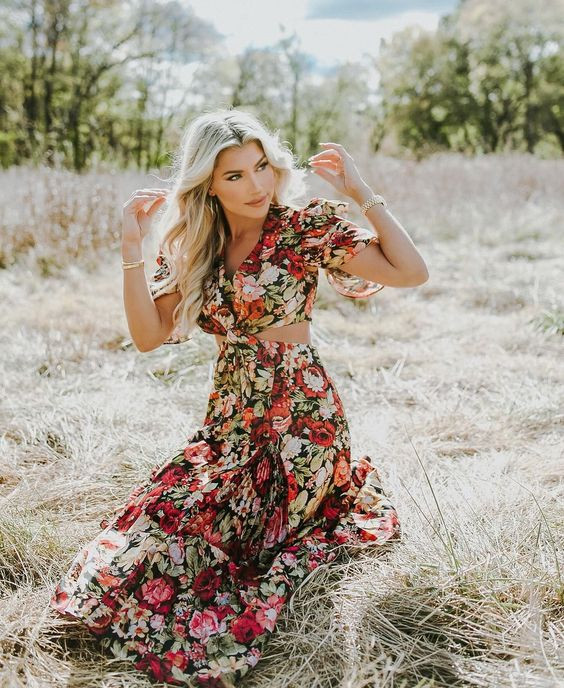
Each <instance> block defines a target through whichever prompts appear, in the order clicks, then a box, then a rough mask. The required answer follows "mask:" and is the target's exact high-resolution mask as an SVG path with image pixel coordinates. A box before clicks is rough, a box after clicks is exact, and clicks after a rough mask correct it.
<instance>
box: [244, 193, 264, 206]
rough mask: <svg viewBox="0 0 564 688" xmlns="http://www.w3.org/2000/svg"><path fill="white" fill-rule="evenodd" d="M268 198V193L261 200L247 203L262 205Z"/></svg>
mask: <svg viewBox="0 0 564 688" xmlns="http://www.w3.org/2000/svg"><path fill="white" fill-rule="evenodd" d="M267 198H268V194H265V195H264V196H263V197H262V198H261V199H260V200H259V201H256V202H255V203H247V205H254V206H258V205H262V204H263V203H264V202H265V201H266V199H267Z"/></svg>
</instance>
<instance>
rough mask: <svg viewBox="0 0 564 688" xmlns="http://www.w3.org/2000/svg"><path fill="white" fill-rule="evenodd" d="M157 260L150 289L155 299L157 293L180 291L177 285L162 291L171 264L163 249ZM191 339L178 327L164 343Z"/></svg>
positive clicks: (150, 281) (176, 342)
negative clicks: (162, 284) (162, 283)
mask: <svg viewBox="0 0 564 688" xmlns="http://www.w3.org/2000/svg"><path fill="white" fill-rule="evenodd" d="M156 262H157V267H156V269H155V271H154V272H153V274H152V275H151V278H150V280H149V291H150V292H151V296H152V297H153V299H154V298H155V297H156V295H157V293H158V295H159V296H161V295H162V294H173V293H174V292H175V291H178V288H177V287H176V285H174V286H172V287H165V289H164V291H160V287H161V284H160V283H161V282H163V281H164V280H166V279H168V278H169V277H170V274H171V272H170V265H169V263H168V261H167V259H166V256H165V255H164V253H163V252H162V249H159V254H158V256H157V258H156ZM190 339H191V337H190V336H189V335H186V334H184V333H182V331H181V329H180V327H176V328H175V329H174V330H173V331H172V332H171V334H170V337H169V338H168V339H167V340H166V341H164V342H163V344H182V343H183V342H187V341H189V340H190Z"/></svg>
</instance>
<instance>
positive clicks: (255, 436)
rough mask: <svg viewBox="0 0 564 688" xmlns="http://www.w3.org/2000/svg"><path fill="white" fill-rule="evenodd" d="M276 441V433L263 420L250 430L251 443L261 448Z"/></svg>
mask: <svg viewBox="0 0 564 688" xmlns="http://www.w3.org/2000/svg"><path fill="white" fill-rule="evenodd" d="M275 441H276V432H275V431H274V430H273V429H272V426H271V425H270V423H268V422H266V421H265V420H263V421H262V422H261V423H257V424H256V425H255V426H254V427H253V428H252V430H251V442H253V443H254V444H257V445H259V446H262V445H264V444H268V442H275Z"/></svg>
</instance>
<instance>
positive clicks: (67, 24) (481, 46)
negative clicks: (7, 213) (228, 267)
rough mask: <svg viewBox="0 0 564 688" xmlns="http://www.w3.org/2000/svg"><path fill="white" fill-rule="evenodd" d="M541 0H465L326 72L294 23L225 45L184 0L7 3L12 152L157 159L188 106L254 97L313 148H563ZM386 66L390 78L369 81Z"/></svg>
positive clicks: (2, 72) (0, 53) (78, 158)
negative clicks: (271, 38)
mask: <svg viewBox="0 0 564 688" xmlns="http://www.w3.org/2000/svg"><path fill="white" fill-rule="evenodd" d="M531 2H532V0H513V1H512V2H511V3H498V4H494V5H492V4H491V3H487V4H486V3H485V2H484V0H464V1H462V2H460V3H459V6H458V7H457V8H456V10H455V11H454V12H453V13H452V14H451V15H449V16H445V17H443V18H442V21H441V23H440V26H439V28H438V30H437V31H436V32H422V31H419V30H417V29H415V28H413V27H410V28H407V29H405V30H403V31H401V32H398V33H396V34H395V35H394V36H393V38H392V39H391V40H390V41H388V42H386V41H382V43H381V46H380V50H379V52H378V54H376V50H375V54H374V61H373V63H372V64H369V63H367V64H366V63H363V64H345V65H341V66H339V68H337V69H335V70H333V71H332V72H329V73H326V74H325V75H324V76H323V77H322V78H321V79H319V77H318V76H317V75H316V74H315V73H314V63H313V60H312V58H311V56H310V55H308V54H307V51H306V50H304V49H302V48H301V47H300V45H299V42H298V39H297V37H296V36H295V35H291V36H289V37H285V38H283V39H282V40H280V41H279V42H278V43H277V44H275V45H273V46H269V47H267V48H261V49H255V48H249V49H247V50H245V51H243V52H242V53H241V54H240V55H237V56H235V57H227V58H226V57H225V50H224V47H223V45H222V43H221V37H220V36H217V35H216V34H215V31H214V29H213V27H212V26H210V25H209V24H207V23H205V22H204V21H200V20H198V18H197V17H195V16H194V15H193V14H192V10H191V9H190V8H189V7H184V6H183V5H182V4H180V3H176V4H174V3H157V4H151V3H141V2H139V1H138V0H134V1H133V2H131V3H125V4H124V3H119V2H117V0H107V1H105V2H102V3H92V2H86V0H77V1H76V2H74V3H73V4H72V11H71V6H70V5H69V3H68V2H46V1H45V0H39V1H38V2H37V3H27V4H25V3H24V4H23V5H21V4H20V3H16V2H13V1H12V2H6V3H4V5H3V7H2V8H0V19H1V20H2V26H3V32H2V36H1V39H0V166H2V167H3V168H8V167H11V166H13V165H21V164H22V163H24V162H30V163H32V164H33V165H37V164H46V165H48V166H50V167H55V166H63V167H66V168H71V169H74V170H76V171H83V170H86V169H88V168H92V167H97V168H102V169H104V168H110V169H119V168H134V169H138V170H144V171H146V170H150V169H158V168H160V167H162V166H166V165H168V164H170V151H171V150H172V149H174V148H175V146H176V145H177V143H178V140H179V137H180V135H181V131H182V129H183V128H184V126H185V123H186V121H187V120H188V119H190V118H191V117H192V116H193V115H195V114H197V113H198V112H200V111H201V110H202V109H204V108H209V107H225V106H233V107H242V108H245V109H248V110H250V111H253V112H255V113H256V114H257V115H258V116H260V117H261V118H262V119H263V120H264V121H265V122H266V123H267V124H268V125H269V126H271V127H272V128H274V129H277V130H279V131H280V133H281V134H282V137H283V138H284V139H285V140H286V141H288V142H289V143H290V144H291V146H292V147H293V149H294V150H295V151H296V153H297V155H298V157H302V158H305V157H306V156H308V155H310V154H311V153H312V152H315V151H316V146H317V142H318V141H319V140H320V138H322V139H326V140H340V141H342V142H343V143H344V144H345V145H349V146H350V147H351V148H357V149H361V150H362V149H369V150H371V151H372V152H375V151H378V150H382V151H384V152H386V153H393V154H398V153H401V152H403V151H405V152H409V153H412V154H413V155H414V156H415V157H416V158H418V159H419V158H422V157H424V156H428V155H430V154H432V153H434V152H437V151H443V150H453V151H460V152H465V153H469V154H474V153H486V152H498V151H506V150H519V151H526V152H529V153H534V154H536V155H540V156H544V157H557V156H559V155H560V154H561V153H562V150H564V131H563V130H564V126H563V117H564V115H563V112H564V96H563V92H562V88H561V84H562V83H563V81H564V61H563V59H562V48H561V45H562V31H561V30H557V28H556V27H558V26H559V23H558V21H557V18H558V3H557V2H556V0H547V2H545V3H543V5H542V8H541V7H540V6H537V5H535V6H534V7H532V6H531ZM533 12H534V16H535V22H534V24H531V21H530V17H531V16H533ZM32 13H33V15H32ZM30 27H31V28H30ZM191 63H192V64H193V63H195V64H196V65H197V68H196V70H195V71H194V74H193V77H192V82H191V83H190V84H189V85H187V83H186V82H185V84H186V86H185V88H184V93H182V92H181V93H180V94H179V93H178V91H179V90H181V89H179V85H181V82H179V74H180V73H181V72H182V71H183V70H184V68H185V66H186V65H187V64H191ZM375 71H376V72H378V74H377V75H375V74H374V72H375ZM374 76H378V77H379V86H378V90H377V92H371V91H370V88H369V87H367V84H369V83H370V82H372V81H374ZM179 96H180V97H181V99H180V100H179Z"/></svg>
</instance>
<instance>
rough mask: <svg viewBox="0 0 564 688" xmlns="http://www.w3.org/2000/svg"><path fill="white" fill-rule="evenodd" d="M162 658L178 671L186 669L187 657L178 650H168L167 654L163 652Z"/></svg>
mask: <svg viewBox="0 0 564 688" xmlns="http://www.w3.org/2000/svg"><path fill="white" fill-rule="evenodd" d="M164 656H165V659H166V660H168V661H169V662H170V663H171V664H172V665H174V666H175V667H178V668H179V669H186V667H187V666H188V657H187V656H186V653H185V652H182V651H180V650H179V651H178V652H173V651H172V650H169V651H168V652H165V655H164Z"/></svg>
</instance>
